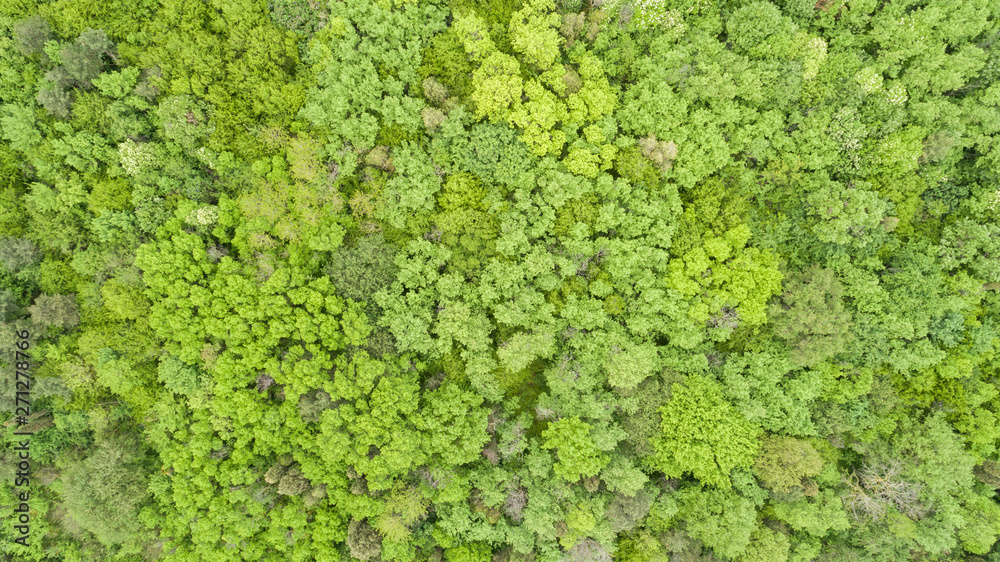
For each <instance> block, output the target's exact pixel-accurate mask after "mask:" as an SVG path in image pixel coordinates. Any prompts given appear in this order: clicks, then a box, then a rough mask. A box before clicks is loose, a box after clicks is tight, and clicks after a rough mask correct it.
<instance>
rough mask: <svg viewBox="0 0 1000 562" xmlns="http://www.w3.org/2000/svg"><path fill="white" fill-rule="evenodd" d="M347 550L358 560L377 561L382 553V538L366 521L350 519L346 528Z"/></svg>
mask: <svg viewBox="0 0 1000 562" xmlns="http://www.w3.org/2000/svg"><path fill="white" fill-rule="evenodd" d="M346 544H347V548H348V549H349V550H350V551H351V556H353V557H354V558H357V559H358V560H374V559H377V558H378V556H379V553H380V552H381V551H382V537H381V536H379V534H378V532H377V531H375V529H373V528H372V527H371V525H369V524H368V522H367V521H364V520H362V521H357V520H354V519H352V520H351V522H350V524H349V525H348V526H347V541H346Z"/></svg>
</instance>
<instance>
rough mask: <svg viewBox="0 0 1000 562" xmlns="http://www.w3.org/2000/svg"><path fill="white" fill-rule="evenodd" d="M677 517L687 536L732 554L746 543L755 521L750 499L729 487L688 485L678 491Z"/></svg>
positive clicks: (719, 551)
mask: <svg viewBox="0 0 1000 562" xmlns="http://www.w3.org/2000/svg"><path fill="white" fill-rule="evenodd" d="M678 495H679V498H678V502H677V503H678V505H679V507H680V509H679V510H678V512H677V518H678V519H679V520H680V521H683V523H684V528H685V530H686V531H687V533H688V534H689V535H691V537H693V538H695V539H698V540H700V541H701V542H702V543H704V545H705V546H707V547H708V548H711V549H712V550H713V551H715V553H716V554H719V555H721V556H725V557H726V558H735V557H737V556H739V555H740V554H742V553H743V552H744V551H745V550H746V548H747V546H749V545H750V535H751V533H752V532H753V530H754V528H755V527H756V525H755V524H754V519H755V517H756V510H755V509H754V506H753V503H752V502H751V501H750V500H748V499H746V498H744V497H741V496H739V495H737V494H736V493H735V492H733V491H732V490H720V489H713V488H709V489H703V488H698V487H690V488H686V489H684V490H683V491H681V492H680V493H679V494H678Z"/></svg>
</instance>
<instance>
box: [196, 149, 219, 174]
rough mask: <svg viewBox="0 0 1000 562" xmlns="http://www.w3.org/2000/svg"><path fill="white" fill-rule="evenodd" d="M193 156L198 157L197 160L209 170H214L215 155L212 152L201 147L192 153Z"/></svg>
mask: <svg viewBox="0 0 1000 562" xmlns="http://www.w3.org/2000/svg"><path fill="white" fill-rule="evenodd" d="M194 154H195V156H197V157H198V160H201V162H202V163H203V164H205V165H206V166H208V167H209V169H212V170H214V169H215V162H216V155H215V153H214V152H212V151H211V150H209V149H207V148H205V147H204V146H203V147H201V148H199V149H198V150H196V151H194Z"/></svg>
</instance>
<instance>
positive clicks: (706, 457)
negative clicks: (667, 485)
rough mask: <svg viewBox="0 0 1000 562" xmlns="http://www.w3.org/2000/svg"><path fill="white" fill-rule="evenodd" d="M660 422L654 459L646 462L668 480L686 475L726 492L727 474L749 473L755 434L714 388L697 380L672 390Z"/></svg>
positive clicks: (754, 453)
mask: <svg viewBox="0 0 1000 562" xmlns="http://www.w3.org/2000/svg"><path fill="white" fill-rule="evenodd" d="M660 417H661V420H662V425H661V433H660V436H659V439H657V440H656V441H655V442H654V447H655V449H656V454H655V456H654V457H652V458H651V459H650V460H649V462H650V464H651V465H652V466H653V467H654V468H655V469H656V470H659V471H661V472H663V473H664V474H665V475H666V476H668V477H675V476H681V475H682V474H684V473H685V472H689V473H691V474H693V475H694V477H695V478H697V479H698V480H700V481H702V482H703V483H705V484H709V485H712V486H715V487H719V488H728V487H729V486H730V484H731V482H730V480H729V472H730V471H731V470H732V469H734V468H743V469H746V468H750V467H751V466H752V465H753V462H754V458H755V457H756V456H757V451H758V449H759V448H760V442H759V441H758V437H759V435H760V428H759V427H757V426H755V425H753V424H751V423H750V422H748V421H747V420H746V419H745V418H744V417H743V416H741V415H740V414H739V413H738V412H737V411H736V409H735V408H733V406H732V405H731V404H729V403H728V402H727V401H726V400H725V398H723V397H722V388H721V387H720V386H719V384H718V383H716V382H714V381H711V380H709V379H706V378H704V377H701V376H697V375H692V376H689V377H688V379H687V381H686V382H685V383H684V384H675V385H674V386H673V387H672V388H671V397H670V401H669V402H667V404H666V405H664V406H663V407H662V408H660Z"/></svg>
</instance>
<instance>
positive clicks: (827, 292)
mask: <svg viewBox="0 0 1000 562" xmlns="http://www.w3.org/2000/svg"><path fill="white" fill-rule="evenodd" d="M784 289H785V292H784V293H783V294H782V295H781V300H780V302H778V303H775V304H772V305H771V308H770V316H771V319H772V325H773V326H774V331H775V332H776V333H777V334H778V336H779V337H780V338H782V339H783V340H785V341H786V342H788V344H789V347H790V351H791V354H790V356H791V359H792V362H793V363H794V364H796V365H797V366H812V365H815V364H816V363H818V362H820V361H823V360H825V359H828V358H830V357H831V356H833V355H836V354H837V353H840V352H842V351H844V349H845V346H846V344H847V342H848V341H850V337H851V336H850V334H851V332H850V327H851V314H850V312H849V311H847V310H846V309H845V308H844V303H843V295H844V287H843V285H841V283H840V281H839V280H838V279H837V277H836V274H835V273H834V272H833V271H831V270H829V269H823V268H820V267H819V266H816V265H814V266H812V267H811V268H810V269H808V270H806V271H803V272H802V273H800V274H793V275H792V276H790V277H789V278H788V279H787V281H786V282H785V287H784Z"/></svg>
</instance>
